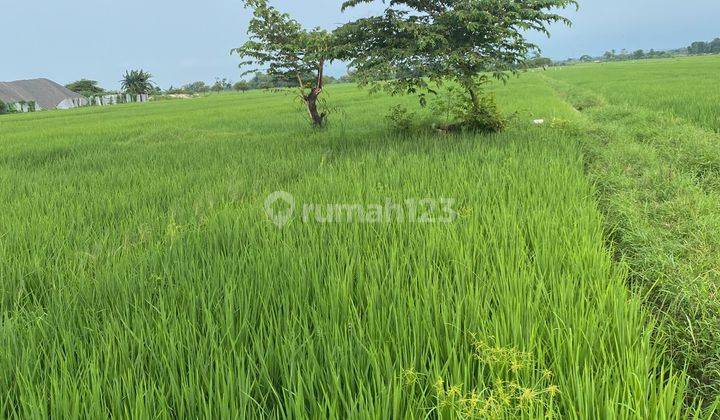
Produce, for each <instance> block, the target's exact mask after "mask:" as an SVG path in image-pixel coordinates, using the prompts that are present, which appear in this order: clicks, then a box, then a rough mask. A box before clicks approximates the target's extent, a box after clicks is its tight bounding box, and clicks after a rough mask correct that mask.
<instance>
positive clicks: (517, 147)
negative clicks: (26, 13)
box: [0, 62, 716, 419]
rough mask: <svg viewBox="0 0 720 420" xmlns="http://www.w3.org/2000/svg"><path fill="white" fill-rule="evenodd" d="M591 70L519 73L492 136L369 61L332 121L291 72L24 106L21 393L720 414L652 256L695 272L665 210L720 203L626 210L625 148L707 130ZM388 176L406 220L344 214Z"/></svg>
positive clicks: (661, 151) (126, 413)
mask: <svg viewBox="0 0 720 420" xmlns="http://www.w3.org/2000/svg"><path fill="white" fill-rule="evenodd" d="M703 64H704V63H703ZM657 65H658V66H664V65H665V63H664V62H662V63H661V62H658V64H657ZM582 71H588V72H590V71H594V69H590V68H588V69H585V68H580V67H579V68H577V69H574V68H573V69H563V70H562V71H559V72H558V73H557V74H558V75H560V74H562V76H565V75H568V79H567V80H562V81H559V82H557V81H555V80H556V79H555V76H556V75H555V74H551V72H546V73H528V74H525V75H523V76H522V77H521V78H519V79H514V80H512V81H511V83H510V84H508V85H506V86H497V87H496V88H495V93H496V95H497V99H498V101H499V102H500V104H501V106H502V109H503V110H505V111H506V112H507V113H514V114H513V116H512V118H511V120H510V126H509V128H508V129H507V130H506V131H505V132H503V133H502V134H498V135H492V136H480V135H471V134H458V135H442V134H439V133H435V132H417V133H414V134H398V133H395V132H393V131H392V130H390V129H389V128H388V127H387V126H386V123H385V121H384V115H385V113H387V111H388V109H389V108H390V107H391V106H393V105H394V104H397V103H404V104H405V105H407V106H409V107H411V108H413V109H416V111H417V112H418V114H419V115H421V117H427V118H429V115H427V114H428V112H429V111H427V110H420V109H417V106H416V104H415V102H414V101H413V100H412V99H410V98H390V97H386V96H382V95H373V96H371V95H368V94H367V93H366V92H364V91H362V90H359V89H358V88H356V87H354V86H349V85H338V86H332V87H331V88H330V89H329V91H328V101H329V103H330V104H331V105H332V106H333V113H332V115H331V117H330V118H331V125H330V126H329V127H328V128H327V129H325V130H322V131H314V130H313V129H311V128H309V127H308V126H307V124H306V122H305V120H304V115H303V113H302V110H301V108H300V106H299V105H298V104H294V103H293V100H292V99H291V98H290V97H289V96H288V95H285V94H277V93H269V92H249V93H245V94H227V95H213V96H210V97H207V98H201V99H195V100H188V101H167V102H158V103H150V104H144V105H120V106H116V107H111V108H94V109H81V110H73V111H67V112H44V113H38V114H29V115H17V116H8V117H3V118H1V119H0V181H1V182H0V260H1V261H2V262H3V263H2V264H1V265H0V311H2V327H1V328H0V348H2V349H3V350H2V351H1V352H0V395H1V396H2V400H1V401H0V416H2V417H6V418H106V417H116V418H159V419H165V418H167V419H172V418H337V419H345V418H408V419H411V418H438V419H455V418H457V419H461V418H508V419H510V418H527V419H538V418H569V419H588V418H603V419H605V418H607V419H650V418H658V419H675V418H678V419H679V418H708V417H710V416H712V415H713V409H714V406H713V393H712V392H711V391H707V390H704V389H701V388H702V387H700V386H699V382H698V375H697V372H694V371H692V369H690V368H689V367H688V366H690V365H689V364H688V363H683V361H682V360H683V359H682V358H678V357H673V356H674V355H673V354H672V348H671V346H672V345H674V344H678V343H680V342H681V339H684V337H685V336H684V335H674V336H673V335H672V334H680V333H681V329H678V330H673V329H672V328H670V327H669V325H672V320H675V319H676V318H674V315H675V314H670V313H667V314H666V313H664V312H662V311H661V310H660V309H662V308H663V307H662V306H661V305H660V304H659V302H660V300H658V299H656V298H655V297H656V295H654V294H652V288H651V287H650V285H648V284H647V282H650V281H652V280H653V278H651V277H652V275H658V276H660V275H663V276H668V277H670V274H667V273H671V274H672V273H673V271H672V269H673V267H672V266H671V264H668V265H663V264H660V263H657V264H656V261H655V260H653V258H654V256H655V254H653V253H652V251H657V250H660V251H662V252H664V251H666V249H665V248H662V247H663V246H668V247H670V246H672V245H673V244H675V242H673V241H670V240H669V239H671V237H672V235H671V234H672V233H673V232H670V233H667V231H666V230H663V226H665V225H663V223H669V220H671V219H672V220H676V221H677V220H679V219H678V217H684V218H685V219H687V220H689V222H687V223H686V224H684V225H683V227H684V228H685V229H697V228H701V229H709V228H710V227H712V226H714V225H711V224H704V225H700V224H696V223H692V222H693V221H695V220H700V219H696V218H688V217H687V216H688V215H687V214H684V215H680V216H678V214H677V213H676V212H674V211H673V210H672V209H673V207H672V206H671V205H670V204H667V207H665V210H666V213H667V214H666V215H667V219H663V220H661V221H656V220H655V219H652V218H649V217H648V215H647V214H646V213H631V212H629V211H628V210H627V209H628V208H634V207H632V206H631V204H633V205H635V204H637V203H642V202H645V203H647V202H649V201H648V200H650V199H649V198H647V197H646V196H643V195H642V194H643V193H644V192H646V190H647V188H648V185H649V184H647V183H643V178H642V177H641V176H640V174H639V175H638V176H636V177H634V176H631V175H632V174H628V173H624V172H622V170H620V173H619V174H618V172H617V171H615V169H616V166H617V165H620V164H622V162H623V161H622V160H619V159H620V156H621V155H623V153H622V152H623V151H624V150H627V149H623V147H633V148H634V149H633V150H636V151H637V153H639V155H640V156H643V157H646V158H647V159H648V162H650V163H652V164H657V165H658V168H660V169H658V170H657V171H656V172H657V174H658V177H659V178H654V181H657V182H660V180H661V179H662V176H661V175H660V174H662V173H663V171H664V170H665V167H664V166H662V163H663V162H665V160H666V159H670V158H671V157H672V156H676V157H677V156H680V157H682V156H687V153H685V152H688V153H689V150H690V149H687V150H686V149H683V148H682V147H681V146H683V147H684V146H685V145H686V143H684V142H674V143H673V142H670V143H662V144H660V143H658V146H653V147H649V146H648V150H650V151H651V152H652V154H651V155H649V157H647V156H648V155H645V154H643V153H642V149H643V146H642V145H639V144H640V143H639V142H640V140H641V139H642V138H641V135H639V134H637V133H635V132H629V131H627V130H629V128H627V127H634V125H632V124H631V122H627V124H619V126H617V127H616V125H618V124H617V121H618V120H617V119H615V120H613V118H614V117H613V118H611V117H607V118H605V120H602V119H601V118H600V116H599V115H600V114H598V115H595V114H589V113H587V112H585V113H578V112H577V110H576V109H575V108H573V105H576V100H575V99H576V98H577V97H578V96H579V95H580V94H579V93H577V92H575V93H574V94H573V92H572V91H573V89H574V88H573V86H574V85H573V83H577V84H578V85H582V86H581V88H583V89H586V88H587V86H586V84H585V83H580V82H576V80H574V79H572V80H571V78H570V75H578V76H577V77H579V74H580V73H581V72H582ZM658 71H659V70H658ZM608 77H609V76H608ZM638 83H645V80H640V81H638ZM583 94H584V95H587V93H586V91H585V90H583ZM601 94H604V92H601V93H600V94H597V95H598V97H599V95H601ZM573 95H574V96H573ZM596 102H598V104H599V106H597V107H596V110H597V109H600V110H604V111H603V112H606V113H609V112H611V111H613V110H615V111H617V109H615V108H608V107H611V106H613V105H610V104H608V103H607V100H605V99H602V98H601V99H597V101H596ZM593 112H595V111H593ZM598 112H599V111H598ZM644 112H646V113H647V114H642V117H643V118H652V117H653V116H654V114H653V113H652V111H644ZM603 115H606V114H603ZM615 115H616V116H617V114H615ZM663 115H664V114H663ZM625 117H627V118H630V117H632V115H626V116H625ZM663 118H668V117H667V116H665V117H663ZM534 119H544V120H545V121H546V123H545V124H543V125H534V124H533V123H532V122H533V120H534ZM663 121H666V120H663ZM683 123H684V124H688V125H689V124H690V123H689V122H683ZM652 133H655V132H652ZM652 133H644V134H645V135H646V137H645V139H646V140H647V141H646V142H645V143H642V144H644V145H648V144H651V145H654V144H655V143H654V140H653V139H654V137H647V136H650V135H651V134H652ZM641 134H642V133H641ZM655 134H657V133H655ZM698 136H699V137H698V138H699V139H702V140H703V141H704V142H701V141H700V140H698V141H697V142H696V143H697V144H703V145H705V146H707V153H708V156H710V157H712V156H713V155H710V153H712V148H710V146H709V145H710V144H711V143H709V140H708V139H713V138H710V137H707V136H705V132H702V133H700V134H698ZM656 137H657V136H656ZM648 139H649V140H648ZM594 140H596V141H601V143H602V144H604V145H607V144H610V145H612V147H610V148H607V154H601V153H599V150H602V148H601V147H596V146H594V144H595V143H593V141H594ZM650 140H652V141H650ZM689 144H690V145H693V144H695V143H689ZM660 146H662V147H660ZM688 147H689V146H688ZM669 150H682V151H684V152H683V153H675V154H672V153H665V152H668V151H669ZM703 150H705V149H703ZM613 153H614V154H613ZM648 153H650V152H648ZM630 156H637V155H630ZM672 162H673V164H674V165H675V166H673V168H675V167H678V168H679V167H680V166H681V163H682V165H684V166H683V167H688V168H691V169H692V171H694V172H692V173H693V174H695V175H697V171H695V170H696V169H697V168H698V167H699V166H697V165H696V166H692V164H691V163H688V162H687V161H682V162H680V161H672ZM678 162H680V163H678ZM650 163H648V164H650ZM690 171H691V170H688V171H686V172H681V173H682V174H683V176H682V177H680V180H678V181H677V182H675V181H673V182H669V183H668V185H669V187H668V189H672V191H673V192H675V193H676V195H673V197H677V199H678V200H682V199H691V198H693V197H699V194H701V193H703V194H705V195H703V196H702V197H703V199H704V200H707V201H705V202H703V203H704V204H703V205H698V207H693V208H692V209H691V210H693V211H695V212H696V213H693V216H695V215H696V214H700V215H705V216H707V217H705V218H703V219H702V220H714V219H712V215H713V214H714V211H715V210H716V209H713V208H712V206H711V205H710V200H711V199H713V197H714V196H713V195H710V192H708V191H710V190H711V189H712V188H714V185H715V184H713V182H714V181H713V180H714V179H715V178H714V177H713V175H712V174H711V172H707V173H706V176H705V177H703V178H698V177H697V176H695V177H692V176H691V175H690ZM640 172H641V171H640ZM653 173H655V172H653ZM686 173H687V175H686ZM653 185H655V184H653ZM706 188H707V189H706ZM279 191H282V192H285V193H286V194H290V195H291V196H292V200H293V201H294V203H295V205H296V207H295V212H294V213H293V214H292V216H291V217H289V218H288V219H287V220H285V222H286V223H281V225H282V227H281V228H280V227H278V226H277V225H276V224H275V223H273V221H272V220H269V218H268V216H267V214H266V209H270V208H272V209H273V211H277V212H280V213H282V214H285V213H284V212H286V211H287V208H286V207H285V208H283V207H282V206H281V207H280V208H275V207H272V205H273V203H268V202H267V199H268V197H269V196H270V195H271V194H273V193H275V192H279ZM712 191H714V190H712ZM616 193H617V194H619V193H622V194H621V195H617V194H616ZM690 194H698V195H697V196H693V195H690ZM712 194H714V192H713V193H712ZM623 200H625V201H623ZM630 200H637V201H632V202H631V201H630ZM653 200H654V201H652V202H655V201H658V200H660V199H657V197H654V198H653ZM388 202H391V203H394V204H395V205H396V206H398V207H400V208H401V210H397V211H398V213H397V214H398V215H397V216H396V217H394V218H393V217H391V218H389V219H384V218H381V219H378V220H370V219H363V220H362V222H360V221H358V220H357V219H338V218H335V219H333V218H329V217H328V215H329V213H328V209H330V208H338V206H341V207H342V206H363V208H370V207H372V206H375V205H378V206H381V205H382V204H387V203H388ZM428 203H429V205H428ZM437 203H444V204H445V205H448V206H449V207H450V208H449V209H446V208H439V207H437V206H435V205H434V204H437ZM274 204H278V203H274ZM280 204H282V203H280ZM621 204H627V207H626V206H623V205H621ZM269 205H270V207H269ZM307 205H312V206H314V207H307ZM418 205H420V206H424V207H422V208H421V213H422V214H421V215H420V216H418V215H417V211H416V210H417V208H415V211H413V206H418ZM308 208H310V209H311V210H312V209H315V210H314V213H313V212H312V211H308V210H307V209H308ZM353 208H354V207H353ZM317 209H325V210H324V213H323V212H322V211H320V210H317ZM685 209H686V208H685ZM300 210H302V211H300ZM445 210H449V213H448V214H452V216H453V217H450V218H444V217H440V216H442V215H440V214H439V212H444V211H445ZM400 213H402V215H399V214H400ZM412 214H414V215H415V217H411V216H410V215H412ZM306 216H307V217H306ZM422 216H428V217H422ZM673 218H674V219H673ZM643 223H644V224H643ZM678 223H679V222H678ZM708 223H709V222H708ZM641 224H642V227H644V228H645V229H646V230H642V231H641V230H640V229H639V228H637V226H640V225H641ZM612 228H614V229H612ZM650 229H655V230H653V231H650ZM617 232H621V233H626V234H625V235H619V236H618V235H617ZM647 232H651V233H654V234H657V235H660V236H657V242H653V243H651V244H648V243H647V242H642V240H641V239H643V238H644V236H643V234H644V233H647ZM683 232H685V233H687V232H689V230H683ZM703 232H704V231H703ZM635 233H637V235H635ZM661 234H664V235H665V236H662V235H661ZM707 235H708V236H712V233H711V232H710V231H708V233H707ZM688 237H689V236H688ZM654 238H655V237H653V239H654ZM714 244H715V242H713V241H711V240H706V241H704V242H701V243H700V244H699V245H698V246H700V245H703V246H707V247H709V248H708V249H710V251H708V253H704V254H703V256H704V257H707V258H706V259H703V260H702V261H703V264H705V265H702V268H703V270H712V269H714V266H713V265H712V258H711V257H712V256H713V255H714V254H712V246H714ZM651 245H652V246H651ZM690 255H691V256H690V257H688V258H690V259H689V260H688V261H691V262H692V261H698V260H695V259H692V258H694V257H692V255H695V254H692V253H691V254H690ZM682 257H683V258H685V257H687V255H684V256H682ZM688 265H691V264H688ZM698 267H700V266H698ZM691 268H693V269H695V268H697V267H695V266H694V265H691ZM651 269H652V270H657V271H652V272H651V271H650V270H651ZM639 273H640V274H642V273H652V275H650V274H648V275H647V276H645V277H642V276H639ZM690 273H691V270H688V271H687V272H685V271H683V273H682V274H683V275H685V276H686V277H687V276H689V275H690ZM684 278H685V277H679V278H678V277H673V279H677V281H675V280H673V281H672V282H671V281H668V282H666V283H663V284H666V285H668V287H666V288H665V289H666V290H667V294H664V295H662V296H663V297H665V298H668V297H670V296H681V295H680V293H681V292H683V291H684V289H681V288H679V287H674V286H678V285H680V284H681V283H682V279H684ZM698 284H699V283H698ZM709 284H711V283H710V282H703V283H702V285H705V286H707V285H709ZM670 286H673V287H670ZM708 287H709V286H708ZM703 290H707V289H703ZM682 296H685V295H682ZM701 297H702V294H701V292H697V293H695V294H691V295H690V299H692V300H691V302H693V303H697V302H699V301H700V299H701ZM706 297H707V296H706ZM706 301H711V299H706ZM683 302H684V301H683ZM673 308H675V309H677V310H678V311H680V313H682V310H683V307H679V306H673ZM707 308H708V310H711V309H712V307H710V306H708V307H707ZM693 319H694V318H693ZM703 320H704V321H706V322H708V323H709V322H712V319H711V318H703ZM702 339H704V340H712V339H713V336H712V335H710V336H707V337H703V338H702ZM704 344H707V345H708V346H706V347H702V354H700V355H699V356H698V357H702V358H703V359H702V360H703V361H707V360H712V357H713V355H712V354H710V353H709V352H711V351H710V350H709V349H710V347H711V346H712V342H704ZM686 347H687V348H691V347H692V346H690V345H688V346H686ZM683 350H685V348H683ZM702 378H703V379H701V380H702V381H705V378H706V377H705V376H703V377H702ZM707 378H710V379H707V380H708V381H709V380H712V375H710V374H708V376H707ZM710 389H712V387H711V388H710Z"/></svg>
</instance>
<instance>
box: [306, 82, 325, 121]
mask: <svg viewBox="0 0 720 420" xmlns="http://www.w3.org/2000/svg"><path fill="white" fill-rule="evenodd" d="M318 96H320V90H319V89H317V88H315V89H313V90H312V92H310V94H309V95H308V96H306V97H305V103H306V104H307V108H308V112H309V113H310V118H311V119H312V121H313V125H314V126H316V127H322V125H323V124H324V123H325V114H324V113H323V114H321V113H320V112H319V111H318V107H317V99H318Z"/></svg>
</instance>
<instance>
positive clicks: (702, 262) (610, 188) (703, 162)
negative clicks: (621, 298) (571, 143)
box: [543, 76, 720, 411]
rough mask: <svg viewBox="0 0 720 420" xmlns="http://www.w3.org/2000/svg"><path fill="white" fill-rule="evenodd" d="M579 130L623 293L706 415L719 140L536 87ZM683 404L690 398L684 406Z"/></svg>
mask: <svg viewBox="0 0 720 420" xmlns="http://www.w3.org/2000/svg"><path fill="white" fill-rule="evenodd" d="M543 78H544V79H545V80H546V81H547V82H548V83H549V84H550V85H551V86H552V87H553V88H554V89H555V90H556V91H557V92H558V95H559V96H560V97H561V98H563V99H565V100H566V101H568V103H570V104H571V105H573V107H575V108H576V109H577V110H578V111H581V112H582V115H583V116H584V121H583V122H581V124H580V125H579V126H577V127H573V129H574V130H575V132H576V133H577V135H578V138H579V139H580V144H581V148H582V149H583V151H584V153H585V159H586V172H587V174H588V176H589V177H590V178H591V180H592V181H593V182H594V183H595V185H596V187H597V188H598V190H599V193H600V204H601V208H602V210H603V212H604V213H605V215H606V220H607V221H608V223H609V225H608V226H607V231H608V238H609V240H610V242H611V244H612V246H613V247H614V248H615V249H617V250H618V252H619V255H618V258H619V259H620V260H622V261H624V262H625V263H627V264H628V266H629V267H630V281H631V287H633V288H635V289H636V290H638V291H639V292H640V293H641V294H642V295H644V296H647V298H646V301H647V302H648V307H649V308H650V309H651V311H652V312H653V313H654V314H655V315H656V317H657V318H658V320H659V321H660V322H659V324H658V330H657V331H656V333H655V340H656V341H657V342H659V343H661V344H662V347H663V348H665V352H666V355H667V356H668V357H669V358H670V359H671V360H673V361H674V362H675V364H676V366H678V367H679V368H680V369H686V370H687V372H688V373H689V375H690V376H691V378H692V379H693V380H692V385H693V389H694V394H693V395H695V393H696V394H697V395H700V396H701V397H703V398H704V400H705V401H706V404H707V405H708V407H709V410H710V411H713V410H716V409H717V407H718V405H717V404H718V401H720V399H719V398H720V395H719V393H720V299H719V298H718V290H719V289H720V272H719V271H718V261H720V208H719V207H718V203H720V185H718V175H720V149H719V148H718V144H720V138H719V136H718V135H717V134H716V133H714V132H712V131H709V130H707V129H704V128H702V127H698V126H696V125H695V124H694V123H693V122H689V121H686V120H684V119H682V118H679V117H676V116H674V115H672V114H670V113H667V112H655V111H652V110H648V109H644V108H642V107H639V106H636V105H633V106H629V105H611V104H609V103H608V101H607V100H606V99H605V98H604V97H603V96H602V95H600V94H598V93H597V92H593V91H591V90H588V89H586V88H579V87H577V86H573V85H571V84H570V83H567V82H564V81H560V80H555V79H553V78H551V77H547V76H544V77H543ZM690 398H692V397H690Z"/></svg>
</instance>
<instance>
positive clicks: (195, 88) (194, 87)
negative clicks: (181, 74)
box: [182, 81, 210, 94]
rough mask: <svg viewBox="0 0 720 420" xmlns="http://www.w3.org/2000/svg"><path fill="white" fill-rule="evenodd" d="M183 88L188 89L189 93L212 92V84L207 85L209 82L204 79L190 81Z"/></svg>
mask: <svg viewBox="0 0 720 420" xmlns="http://www.w3.org/2000/svg"><path fill="white" fill-rule="evenodd" d="M182 90H184V91H186V92H187V93H193V94H195V93H207V92H210V86H208V85H207V83H205V82H203V81H197V82H192V83H189V84H187V85H185V86H183V87H182Z"/></svg>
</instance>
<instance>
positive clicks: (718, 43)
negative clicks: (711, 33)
mask: <svg viewBox="0 0 720 420" xmlns="http://www.w3.org/2000/svg"><path fill="white" fill-rule="evenodd" d="M708 49H709V50H710V53H712V54H720V38H715V39H713V40H712V41H711V42H710V45H708Z"/></svg>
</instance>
